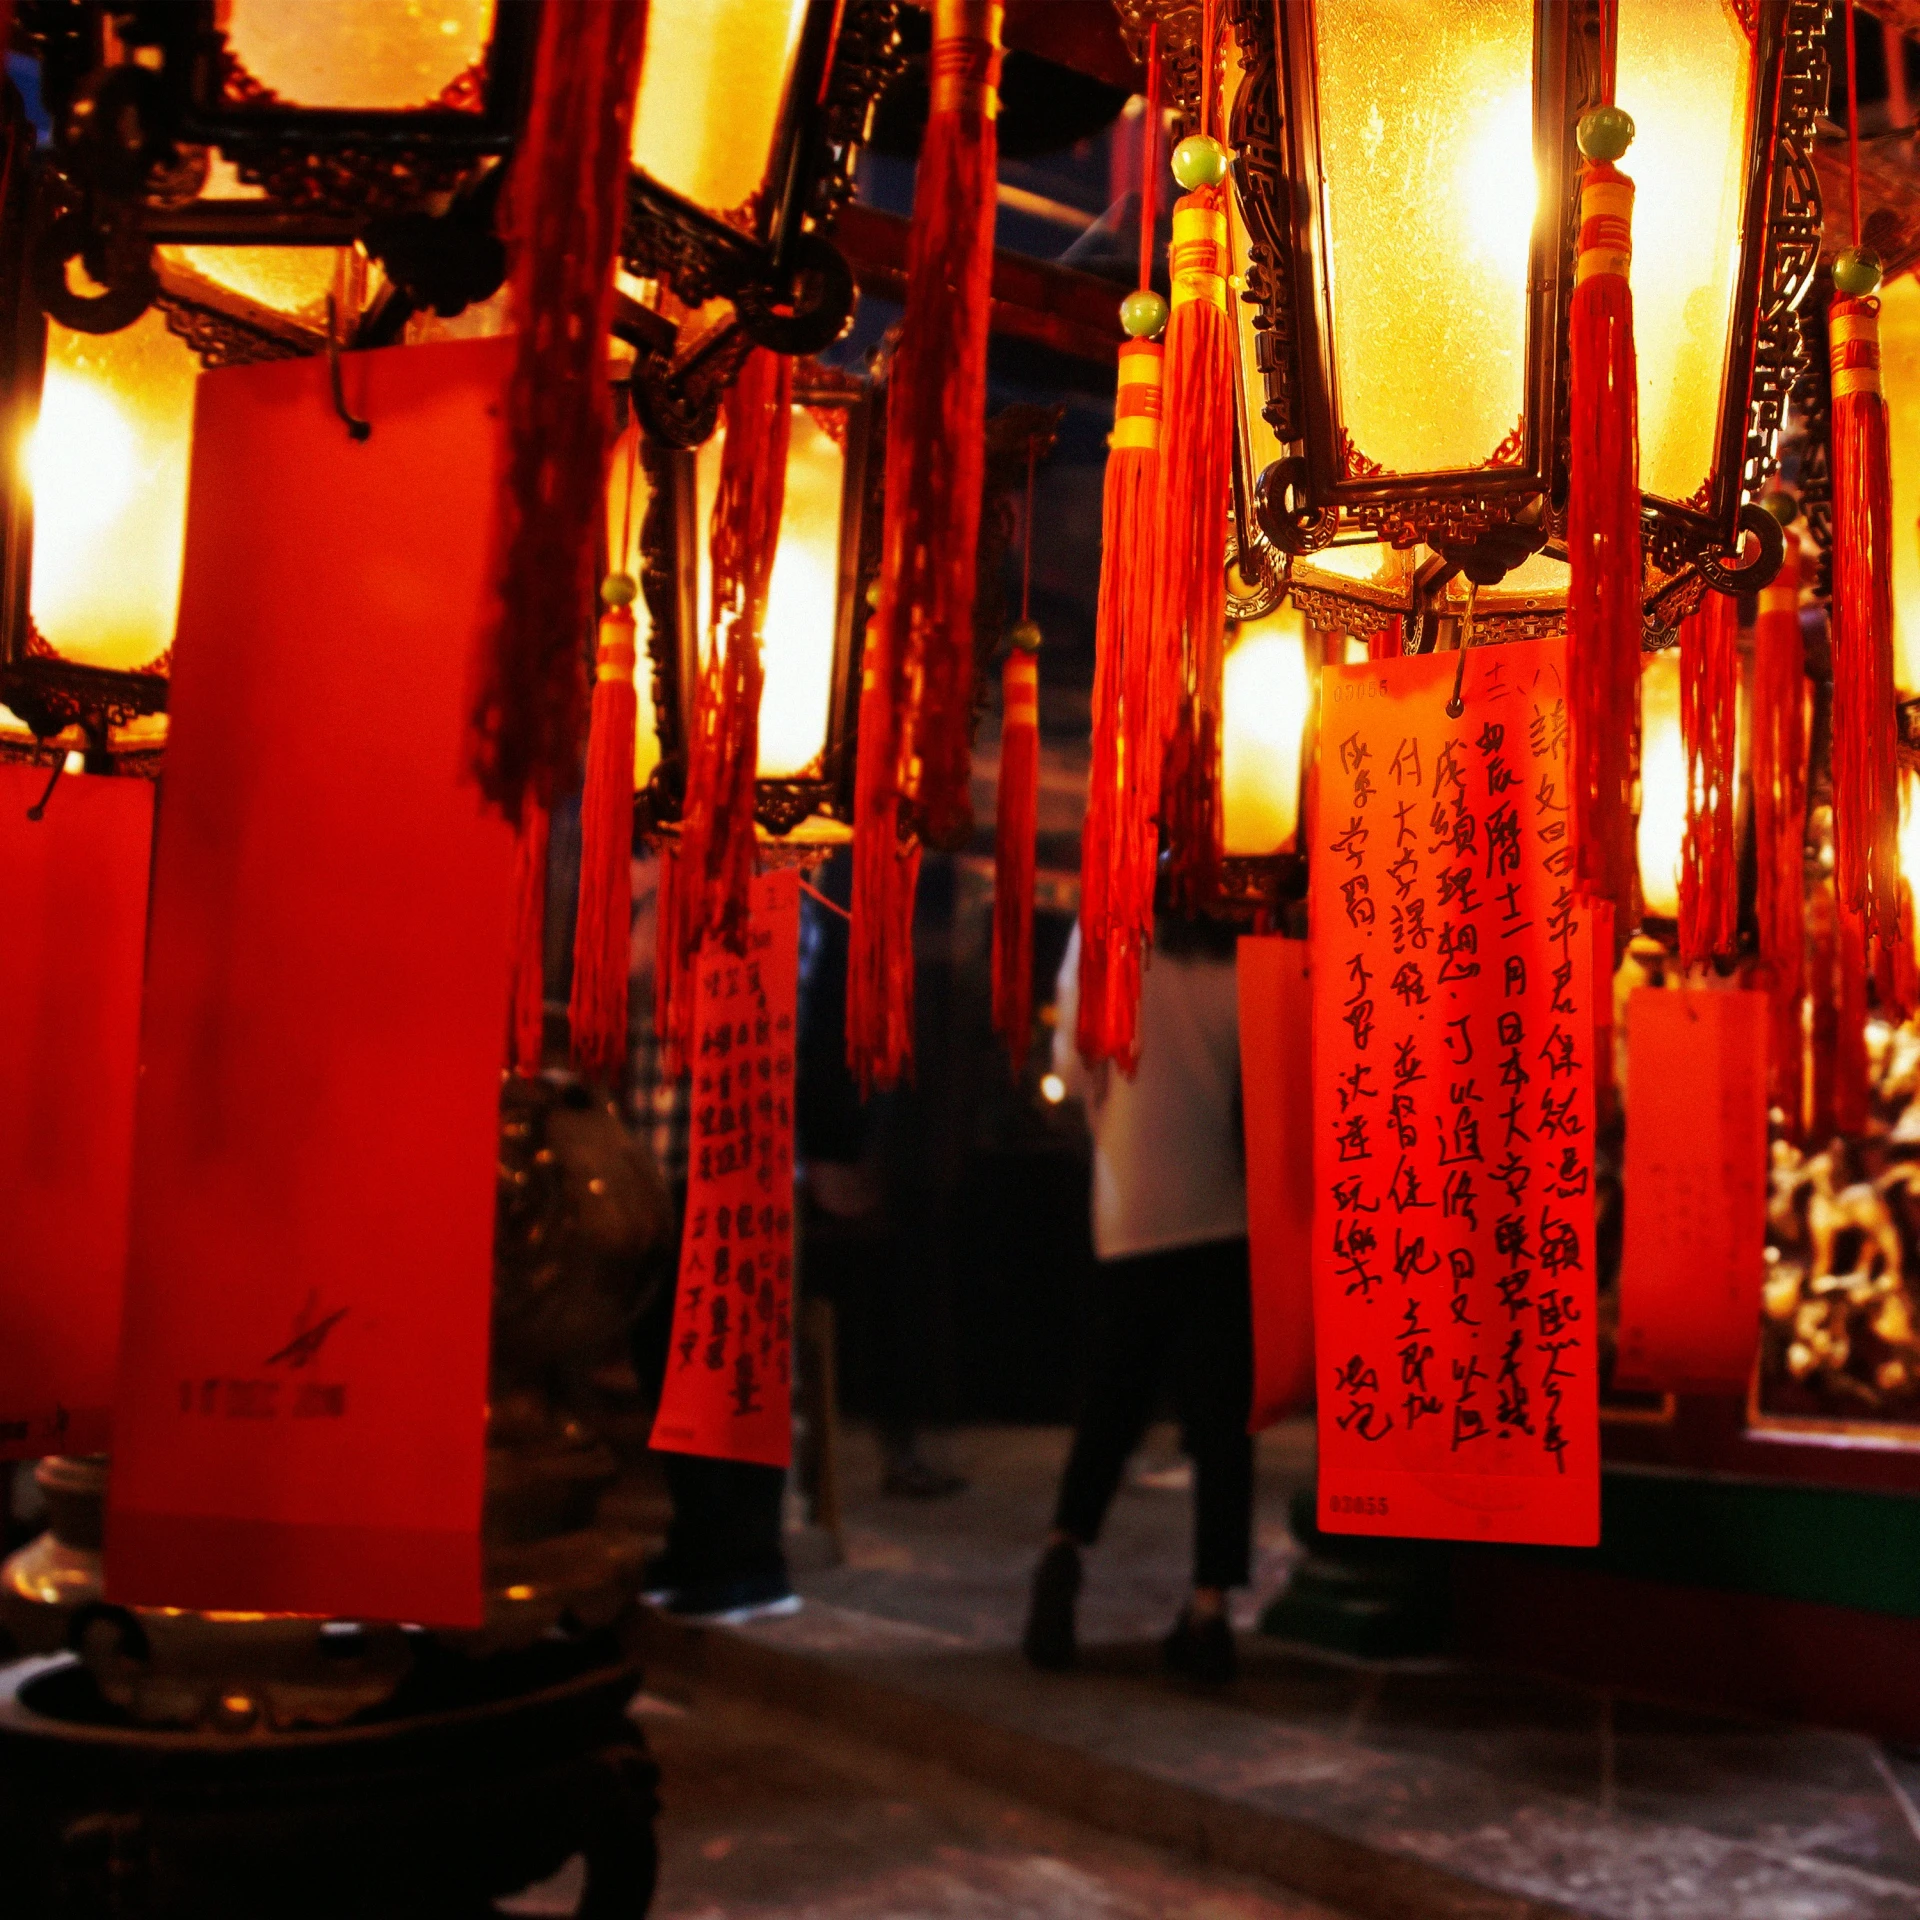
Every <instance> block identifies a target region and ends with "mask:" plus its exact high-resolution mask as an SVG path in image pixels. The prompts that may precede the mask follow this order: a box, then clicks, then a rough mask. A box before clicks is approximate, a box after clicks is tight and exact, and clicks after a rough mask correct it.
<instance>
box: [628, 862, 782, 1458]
mask: <svg viewBox="0 0 1920 1920" xmlns="http://www.w3.org/2000/svg"><path fill="white" fill-rule="evenodd" d="M799 958H800V877H799V875H798V874H795V873H763V874H760V875H759V876H757V877H756V879H755V880H754V883H753V903H752V917H751V920H750V922H749V925H748V929H747V952H746V955H745V957H744V958H742V957H740V956H739V955H737V954H731V953H727V952H725V951H724V950H722V949H720V948H718V947H716V946H712V945H709V946H707V947H705V948H703V949H702V951H701V954H700V959H699V963H698V965H699V971H698V974H697V975H696V977H695V981H694V1046H693V1054H692V1059H691V1063H690V1070H691V1073H692V1078H693V1087H692V1137H691V1140H690V1143H689V1146H688V1164H687V1209H686V1221H685V1224H684V1226H683V1227H682V1229H681V1235H680V1277H679V1286H678V1289H677V1291H676V1293H675V1297H674V1304H673V1337H672V1342H671V1345H670V1346H669V1348H668V1351H667V1376H666V1381H665V1384H664V1386H663V1387H662V1389H661V1394H660V1411H659V1412H658V1414H656V1415H655V1417H654V1423H653V1445H654V1446H656V1447H658V1448H660V1449H661V1450H662V1451H663V1452H666V1453H699V1454H706V1455H708V1456H709V1457H711V1458H714V1459H718V1460H757V1461H759V1462H760V1463H761V1464H763V1465H765V1466H770V1467H784V1466H785V1465H786V1464H787V1461H788V1459H789V1457H790V1455H791V1452H792V1446H793V1391H792V1387H793V1362H792V1329H793V1041H794V1002H795V996H796V992H797V989H798V986H799Z"/></svg>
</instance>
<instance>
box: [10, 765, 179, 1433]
mask: <svg viewBox="0 0 1920 1920" xmlns="http://www.w3.org/2000/svg"><path fill="white" fill-rule="evenodd" d="M46 786H47V774H46V771H45V770H44V769H43V768H38V767H0V900H4V901H5V902H6V906H5V909H4V914H0V1170H3V1171H0V1460H19V1459H30V1458H33V1457H34V1456H36V1455H39V1454H43V1453H97V1452H100V1451H102V1450H104V1449H105V1448H106V1446H107V1445H108V1442H109V1438H110V1436H109V1431H108V1428H109V1416H108V1409H109V1406H110V1404H111V1402H112V1399H113V1370H114V1358H115V1354H116V1352H117V1350H118V1347H119V1341H120V1279H121V1274H122V1271H123V1270H124V1268H125V1266H126V1258H127V1171H128V1167H129V1164H130V1162H131V1160H132V1156H133V1090H134V1081H135V1064H136V1049H137V1047H138V1043H139V1037H140V951H141V946H142V943H143V941H144V939H145V936H146V926H147V868H148V865H149V862H150V859H151V853H152V842H153V786H152V783H151V782H149V781H146V780H134V779H101V778H95V777H93V776H92V775H88V774H67V775H63V776H62V777H61V779H60V780H59V781H58V782H57V783H56V784H55V786H54V788H53V791H52V792H51V794H48V795H47V806H46V810H45V812H44V813H43V815H42V816H41V818H40V819H39V820H37V821H36V820H30V819H29V818H28V817H27V809H28V808H29V807H31V806H33V805H34V804H35V803H36V802H37V801H38V800H39V799H40V798H41V795H42V794H43V793H44V792H45V791H46Z"/></svg>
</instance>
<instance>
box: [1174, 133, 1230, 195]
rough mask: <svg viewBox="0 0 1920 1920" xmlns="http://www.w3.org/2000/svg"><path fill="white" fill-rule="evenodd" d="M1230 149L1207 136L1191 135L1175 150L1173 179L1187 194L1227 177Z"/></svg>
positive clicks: (1215, 183)
mask: <svg viewBox="0 0 1920 1920" xmlns="http://www.w3.org/2000/svg"><path fill="white" fill-rule="evenodd" d="M1228 165H1229V162H1228V159H1227V150H1226V148H1225V147H1223V146H1222V145H1221V144H1220V142H1219V141H1218V140H1216V139H1214V137H1213V136H1212V135H1211V134H1208V133H1190V134H1188V135H1187V137H1186V138H1185V139H1184V140H1182V141H1181V142H1180V144H1179V145H1178V146H1177V147H1175V148H1174V150H1173V177H1174V178H1175V179H1176V180H1178V181H1179V182H1180V184H1181V186H1182V187H1183V188H1185V189H1186V191H1187V192H1188V193H1195V192H1197V191H1198V190H1199V189H1200V188H1201V187H1217V186H1218V185H1219V184H1220V182H1221V181H1222V180H1224V179H1225V178H1226V177H1227V167H1228Z"/></svg>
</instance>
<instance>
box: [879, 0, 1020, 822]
mask: <svg viewBox="0 0 1920 1920" xmlns="http://www.w3.org/2000/svg"><path fill="white" fill-rule="evenodd" d="M1000 15H1001V7H1000V4H999V0H935V5H934V9H933V51H932V54H931V56H930V66H929V74H930V80H931V85H932V89H933V96H932V111H931V113H930V114H929V116H928V120H927V134H926V140H925V142H924V144H923V145H922V147H921V150H920V166H919V171H918V174H917V176H916V179H915V183H914V196H913V233H912V239H911V242H910V252H909V257H908V263H907V302H906V314H905V318H904V319H903V321H902V323H901V331H900V350H899V352H898V353H897V354H896V355H895V357H894V363H893V372H892V375H891V387H892V391H891V394H890V396H889V400H888V410H887V514H886V530H885V541H884V549H883V553H882V561H881V575H880V621H881V624H882V626H883V627H884V628H886V629H887V636H888V639H887V647H888V652H889V655H890V657H891V658H892V660H893V662H894V668H895V672H896V674H898V675H899V676H900V678H901V680H902V682H903V683H906V684H911V685H913V686H915V687H916V689H917V695H918V697H917V698H916V699H915V700H914V701H913V703H912V705H911V706H910V708H909V710H908V712H907V715H906V719H905V729H906V730H905V738H904V741H903V747H904V750H905V756H906V764H907V766H908V769H909V775H908V780H909V784H908V785H907V787H906V791H907V792H908V793H909V794H910V795H911V796H912V797H913V798H914V799H915V800H916V801H917V802H918V805H919V811H920V819H921V823H922V826H923V828H924V831H925V832H926V834H927V837H928V838H929V839H931V840H932V841H933V842H934V843H935V844H936V845H938V846H947V847H951V846H959V845H961V844H963V843H964V842H965V840H966V839H967V837H968V835H969V834H970V833H971V832H972V830H973V802H972V790H971V789H972V773H973V770H972V752H973V683H974V659H973V599H974V571H975V566H974V560H975V549H976V547H977V545H978V542H979V535H980V498H981V488H982V485H983V482H984V479H985V473H986V441H985V435H986V406H987V320H988V309H989V304H990V299H991V293H992V286H993V223H994V208H995V203H996V186H995V172H996V169H997V167H998V163H999V138H998V114H999V110H1000V96H999V82H1000ZM915 763H917V766H916V765H915Z"/></svg>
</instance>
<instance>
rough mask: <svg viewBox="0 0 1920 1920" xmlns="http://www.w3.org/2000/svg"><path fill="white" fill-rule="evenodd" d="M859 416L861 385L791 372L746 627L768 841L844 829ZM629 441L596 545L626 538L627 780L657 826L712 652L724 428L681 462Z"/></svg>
mask: <svg viewBox="0 0 1920 1920" xmlns="http://www.w3.org/2000/svg"><path fill="white" fill-rule="evenodd" d="M874 412H875V405H874V399H873V393H872V390H871V388H870V387H869V385H868V383H867V382H865V381H864V380H859V379H855V378H853V377H851V376H848V375H845V374H841V373H837V372H833V371H831V370H829V369H826V368H822V367H817V366H814V365H813V364H811V363H803V364H801V365H800V366H798V367H797V368H796V369H795V374H794V399H793V422H792V430H791V436H790V444H789V448H788V453H787V477H786V494H785V499H784V503H783V506H782V511H781V519H780V540H779V545H778V547H777V548H776V550H775V554H774V563H773V576H772V580H771V583H770V585H769V588H768V594H767V609H766V614H765V618H764V621H763V624H762V628H761V664H762V670H763V673H764V676H765V678H764V683H763V688H762V692H761V696H760V753H759V762H758V768H757V772H758V800H757V806H756V815H757V818H758V820H759V822H760V824H761V826H762V827H763V828H765V829H766V830H767V831H768V832H770V833H774V834H780V835H789V836H791V835H795V834H796V833H798V834H799V836H800V837H802V838H808V837H813V836H814V835H815V834H819V835H820V836H821V837H826V838H836V837H839V829H836V828H833V827H830V826H829V825H828V824H827V823H829V822H832V821H845V820H849V819H851V818H852V802H853V794H852V778H853V746H854V721H855V717H856V713H857V709H858V702H859V683H858V662H859V655H860V645H861V639H862V634H863V629H864V621H865V614H866V607H865V599H864V591H865V587H866V584H867V581H868V580H869V579H870V578H871V577H872V574H873V572H874V570H875V565H876V562H877V553H876V551H875V548H876V545H877V536H878V525H879V521H878V513H879V501H878V498H877V487H876V485H875V484H874V483H875V482H877V480H878V477H879V465H880V463H879V460H878V457H877V452H878V450H877V448H874V447H873V446H872V438H873V418H874ZM630 431H632V432H634V433H635V434H636V438H635V440H633V441H630V442H627V443H623V444H624V445H625V446H632V447H637V448H638V454H639V473H640V478H639V480H638V482H637V492H638V494H639V495H643V496H644V500H643V504H640V505H637V506H635V507H633V508H628V507H627V506H626V505H625V502H624V499H623V498H622V495H623V492H624V489H625V488H626V486H627V484H628V483H627V481H626V479H625V478H624V476H623V471H622V459H621V458H620V457H616V460H615V463H614V477H613V498H612V499H610V502H609V549H610V551H617V550H619V548H618V542H619V541H620V539H621V538H622V537H623V535H622V529H623V528H624V529H627V530H629V531H627V532H626V533H625V535H624V537H625V538H627V539H630V540H631V541H632V543H633V548H632V550H633V553H634V562H633V565H632V567H631V568H630V570H632V571H635V572H636V574H637V577H638V578H639V580H640V582H641V586H642V589H643V598H644V601H645V607H644V614H645V625H646V632H645V634H644V635H643V637H642V650H643V652H644V654H645V657H646V658H647V659H648V661H649V663H650V667H651V674H652V696H653V697H652V700H651V701H650V702H649V701H647V700H644V699H643V700H642V702H641V710H642V723H641V724H642V731H643V733H650V734H651V736H652V737H651V739H650V740H643V741H642V742H641V743H640V745H639V747H638V751H637V754H636V760H635V773H636V778H637V781H638V782H640V783H642V784H644V786H645V788H646V793H647V804H648V807H649V809H650V811H651V813H652V815H653V817H654V819H655V820H656V822H665V821H670V820H673V819H675V818H677V817H678V814H679V808H680V800H681V795H682V790H683V783H684V779H685V757H684V742H685V741H686V739H687V737H688V732H689V729H690V726H691V722H692V705H693V692H694V688H695V686H696V684H697V679H698V675H699V672H700V669H701V665H702V663H703V662H704V661H705V659H706V658H707V656H708V650H709V648H710V646H711V643H712V592H713V588H712V543H711V527H712V521H713V505H714V498H715V495H716V493H717V491H718V488H719V479H720V464H721V457H722V454H723V452H724V448H725V436H726V427H725V423H724V421H723V422H722V424H721V425H720V426H719V427H718V428H717V429H716V430H715V432H714V434H713V437H712V438H711V439H709V440H708V441H707V443H706V444H705V445H704V446H702V447H700V448H699V449H697V450H693V451H684V450H673V449H667V448H659V447H654V446H645V445H643V444H641V443H639V441H638V439H637V430H630ZM616 519H617V520H618V521H619V522H620V523H621V524H620V526H619V527H616V526H615V524H614V522H615V520H616Z"/></svg>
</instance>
